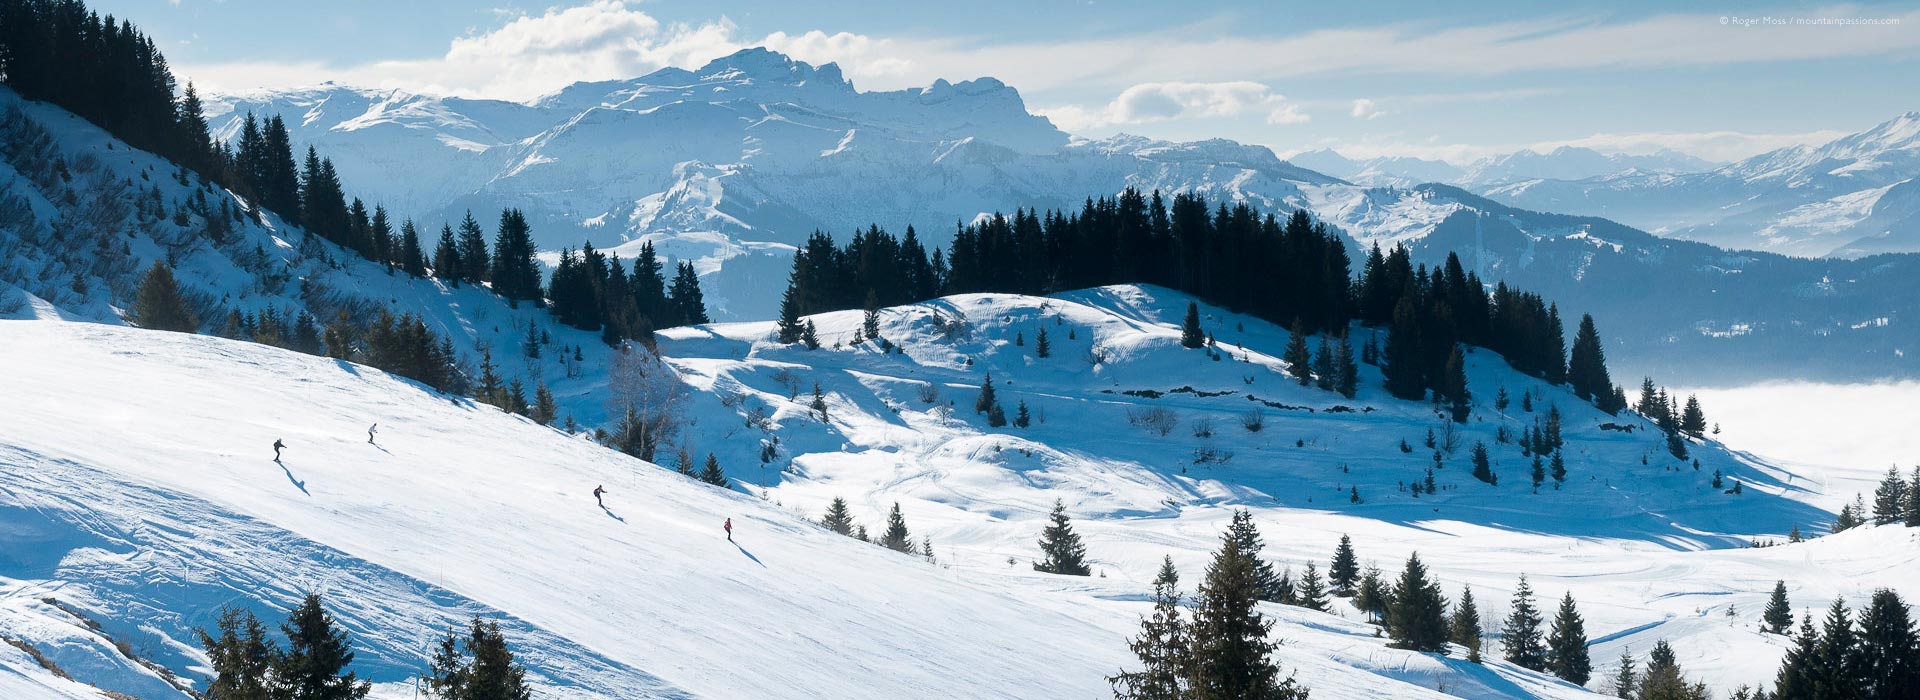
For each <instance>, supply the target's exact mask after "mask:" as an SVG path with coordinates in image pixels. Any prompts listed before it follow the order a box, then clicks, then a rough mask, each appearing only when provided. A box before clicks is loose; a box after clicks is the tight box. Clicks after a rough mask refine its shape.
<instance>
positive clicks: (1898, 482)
mask: <svg viewBox="0 0 1920 700" xmlns="http://www.w3.org/2000/svg"><path fill="white" fill-rule="evenodd" d="M1909 488H1911V486H1909V485H1908V484H1907V482H1906V481H1905V480H1904V479H1901V478H1900V470H1899V469H1896V468H1893V467H1888V468H1887V476H1886V478H1884V479H1881V480H1880V486H1879V487H1878V488H1875V489H1874V490H1873V523H1874V524H1875V525H1893V524H1896V523H1901V522H1904V521H1905V520H1906V519H1907V518H1906V516H1907V513H1906V510H1907V502H1908V498H1907V489H1909Z"/></svg>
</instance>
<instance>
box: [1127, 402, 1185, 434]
mask: <svg viewBox="0 0 1920 700" xmlns="http://www.w3.org/2000/svg"><path fill="white" fill-rule="evenodd" d="M1127 424H1128V425H1132V426H1134V427H1137V428H1145V429H1147V430H1148V431H1150V432H1152V433H1155V434H1157V435H1160V436H1161V437H1165V436H1167V435H1168V434H1170V433H1172V432H1173V429H1174V427H1175V426H1178V425H1179V424H1180V417H1179V416H1178V415H1176V414H1175V413H1174V412H1173V409H1170V408H1164V407H1160V406H1151V407H1147V408H1137V409H1131V408H1130V409H1127Z"/></svg>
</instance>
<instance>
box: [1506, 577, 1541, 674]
mask: <svg viewBox="0 0 1920 700" xmlns="http://www.w3.org/2000/svg"><path fill="white" fill-rule="evenodd" d="M1500 649H1501V652H1502V657H1503V658H1505V659H1506V660H1507V661H1509V662H1512V663H1513V664H1514V665H1516V666H1519V667H1521V668H1526V669H1532V670H1535V671H1544V670H1546V669H1547V649H1546V647H1545V646H1544V645H1543V644H1542V643H1541V640H1540V611H1539V609H1538V608H1535V607H1534V606H1533V588H1532V587H1531V586H1528V585H1527V577H1526V575H1525V574H1522V575H1521V576H1520V585H1519V586H1517V587H1515V588H1514V590H1513V611H1512V612H1511V613H1508V614H1507V620H1506V622H1505V623H1504V624H1502V625H1501V627H1500Z"/></svg>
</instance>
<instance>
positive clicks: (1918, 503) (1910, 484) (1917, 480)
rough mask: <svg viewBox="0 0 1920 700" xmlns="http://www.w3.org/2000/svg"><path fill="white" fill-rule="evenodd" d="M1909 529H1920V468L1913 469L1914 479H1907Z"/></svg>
mask: <svg viewBox="0 0 1920 700" xmlns="http://www.w3.org/2000/svg"><path fill="white" fill-rule="evenodd" d="M1906 519H1907V527H1920V466H1915V467H1914V468H1913V477H1912V478H1910V479H1907V516H1906Z"/></svg>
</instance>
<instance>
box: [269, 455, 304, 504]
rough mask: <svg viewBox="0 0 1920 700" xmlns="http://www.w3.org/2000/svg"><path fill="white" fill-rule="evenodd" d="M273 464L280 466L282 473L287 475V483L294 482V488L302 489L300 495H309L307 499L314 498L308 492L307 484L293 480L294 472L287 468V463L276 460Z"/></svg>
mask: <svg viewBox="0 0 1920 700" xmlns="http://www.w3.org/2000/svg"><path fill="white" fill-rule="evenodd" d="M273 463H274V464H278V465H280V471H283V472H286V473H287V481H291V482H293V487H294V488H297V489H300V493H305V494H307V498H313V494H311V493H308V492H307V482H304V481H301V480H299V479H295V478H293V470H292V469H288V468H287V463H286V462H282V461H280V460H277V459H276V460H273Z"/></svg>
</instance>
